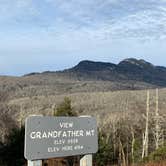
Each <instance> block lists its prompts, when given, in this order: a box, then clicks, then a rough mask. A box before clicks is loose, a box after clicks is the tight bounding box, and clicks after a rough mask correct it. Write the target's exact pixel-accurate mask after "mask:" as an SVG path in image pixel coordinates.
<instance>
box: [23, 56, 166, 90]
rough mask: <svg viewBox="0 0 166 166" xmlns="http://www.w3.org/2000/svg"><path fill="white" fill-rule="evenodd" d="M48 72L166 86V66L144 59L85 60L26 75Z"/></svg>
mask: <svg viewBox="0 0 166 166" xmlns="http://www.w3.org/2000/svg"><path fill="white" fill-rule="evenodd" d="M48 74H50V75H60V76H64V77H70V78H74V79H76V80H80V81H81V80H83V81H88V80H95V81H115V82H119V81H120V82H122V81H126V82H127V81H139V82H145V83H150V84H152V85H156V86H161V87H166V67H164V66H155V65H153V64H152V63H150V62H147V61H145V60H143V59H135V58H127V59H124V60H122V61H120V62H119V63H118V64H114V63H110V62H99V61H98V62H96V61H90V60H83V61H80V62H79V63H78V64H77V65H75V66H74V67H72V68H69V69H65V70H62V71H45V72H42V73H30V74H28V75H24V76H31V75H48Z"/></svg>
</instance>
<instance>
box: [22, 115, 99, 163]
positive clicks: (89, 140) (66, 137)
mask: <svg viewBox="0 0 166 166" xmlns="http://www.w3.org/2000/svg"><path fill="white" fill-rule="evenodd" d="M97 150H98V138H97V124H96V120H95V118H93V117H42V116H31V117H29V118H27V119H26V122H25V151H24V155H25V158H26V159H28V160H39V159H48V158H55V157H65V156H73V155H83V154H91V153H96V152H97Z"/></svg>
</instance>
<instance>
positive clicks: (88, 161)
mask: <svg viewBox="0 0 166 166" xmlns="http://www.w3.org/2000/svg"><path fill="white" fill-rule="evenodd" d="M80 166H92V155H91V154H89V155H85V156H84V157H83V158H81V160H80Z"/></svg>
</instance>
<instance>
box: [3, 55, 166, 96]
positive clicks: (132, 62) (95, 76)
mask: <svg viewBox="0 0 166 166" xmlns="http://www.w3.org/2000/svg"><path fill="white" fill-rule="evenodd" d="M163 87H166V68H165V67H162V66H155V65H153V64H151V63H149V62H146V61H145V60H137V59H133V58H130V59H125V60H123V61H121V62H120V63H119V64H113V63H106V62H94V61H88V60H86V61H81V62H79V63H78V64H77V65H76V66H74V67H72V68H69V69H66V70H63V71H45V72H43V73H29V74H27V75H24V76H22V77H9V76H0V92H3V93H2V94H9V96H10V98H20V97H32V96H41V95H42V96H43V95H44V96H47V95H57V94H61V95H62V94H64V95H65V94H72V93H82V92H108V91H117V90H142V89H154V88H163Z"/></svg>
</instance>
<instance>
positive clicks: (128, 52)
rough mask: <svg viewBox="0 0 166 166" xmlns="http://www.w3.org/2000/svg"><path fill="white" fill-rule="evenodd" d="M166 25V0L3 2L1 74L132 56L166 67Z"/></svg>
mask: <svg viewBox="0 0 166 166" xmlns="http://www.w3.org/2000/svg"><path fill="white" fill-rule="evenodd" d="M165 22H166V1H165V0H158V1H154V0H142V1H138V0H133V1H132V2H131V1H130V0H84V1H83V0H71V1H68V0H63V1H62V0H42V1H41V0H36V1H33V0H14V1H11V0H2V1H1V3H0V37H1V41H0V75H12V76H20V75H24V74H27V73H31V72H42V71H48V70H49V71H57V70H63V69H66V68H70V67H72V66H74V65H76V64H77V63H78V62H80V61H81V60H93V61H105V62H112V63H119V61H121V60H123V59H126V58H130V57H132V58H137V59H144V60H146V61H148V62H150V63H152V64H154V65H158V66H166V47H165V43H166V24H165Z"/></svg>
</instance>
